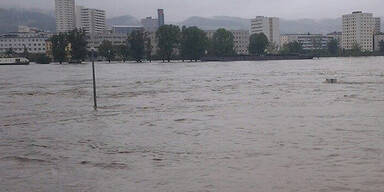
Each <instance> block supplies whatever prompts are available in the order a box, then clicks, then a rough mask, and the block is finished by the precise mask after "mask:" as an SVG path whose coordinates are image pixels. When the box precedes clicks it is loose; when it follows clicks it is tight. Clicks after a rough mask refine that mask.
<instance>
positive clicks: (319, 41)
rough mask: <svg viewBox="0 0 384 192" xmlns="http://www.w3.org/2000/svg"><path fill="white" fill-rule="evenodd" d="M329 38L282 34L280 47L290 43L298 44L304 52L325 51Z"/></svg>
mask: <svg viewBox="0 0 384 192" xmlns="http://www.w3.org/2000/svg"><path fill="white" fill-rule="evenodd" d="M330 40H331V37H329V36H324V35H322V34H310V33H307V34H283V35H281V41H280V46H281V47H282V46H284V45H286V44H288V43H291V42H295V41H297V42H299V43H300V44H301V46H303V49H304V50H320V49H327V45H328V42H329V41H330Z"/></svg>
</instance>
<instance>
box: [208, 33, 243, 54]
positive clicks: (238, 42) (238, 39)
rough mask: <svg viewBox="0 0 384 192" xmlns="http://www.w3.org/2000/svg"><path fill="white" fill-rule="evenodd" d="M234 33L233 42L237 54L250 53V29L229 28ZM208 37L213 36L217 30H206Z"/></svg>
mask: <svg viewBox="0 0 384 192" xmlns="http://www.w3.org/2000/svg"><path fill="white" fill-rule="evenodd" d="M229 31H230V32H231V33H232V34H233V44H234V49H235V52H236V54H238V55H248V54H249V51H248V50H249V36H250V35H249V31H246V30H229ZM205 32H206V34H207V37H208V38H209V39H212V38H213V35H214V34H215V32H216V30H206V31H205Z"/></svg>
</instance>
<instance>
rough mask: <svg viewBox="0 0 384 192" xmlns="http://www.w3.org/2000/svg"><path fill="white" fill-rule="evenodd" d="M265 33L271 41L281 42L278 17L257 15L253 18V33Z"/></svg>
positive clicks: (277, 44)
mask: <svg viewBox="0 0 384 192" xmlns="http://www.w3.org/2000/svg"><path fill="white" fill-rule="evenodd" d="M255 33H264V34H265V35H266V36H267V38H268V40H269V41H270V42H273V43H274V44H275V45H276V46H279V44H280V21H279V18H277V17H264V16H257V17H256V18H255V19H252V20H251V35H252V34H255Z"/></svg>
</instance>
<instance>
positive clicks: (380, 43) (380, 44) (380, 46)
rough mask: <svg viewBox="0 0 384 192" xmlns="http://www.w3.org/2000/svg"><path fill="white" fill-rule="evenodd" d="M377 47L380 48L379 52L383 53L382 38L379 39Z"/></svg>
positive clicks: (383, 44) (383, 43)
mask: <svg viewBox="0 0 384 192" xmlns="http://www.w3.org/2000/svg"><path fill="white" fill-rule="evenodd" d="M379 48H380V52H381V53H384V41H383V40H381V41H380V42H379Z"/></svg>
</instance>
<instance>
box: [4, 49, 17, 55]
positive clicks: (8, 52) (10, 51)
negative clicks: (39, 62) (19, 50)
mask: <svg viewBox="0 0 384 192" xmlns="http://www.w3.org/2000/svg"><path fill="white" fill-rule="evenodd" d="M5 54H6V55H7V57H13V56H14V55H15V54H16V52H15V51H14V50H13V49H12V47H11V48H9V49H8V50H7V52H6V53H5Z"/></svg>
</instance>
